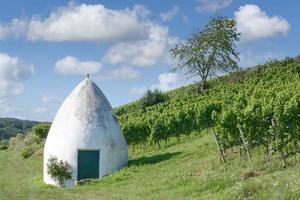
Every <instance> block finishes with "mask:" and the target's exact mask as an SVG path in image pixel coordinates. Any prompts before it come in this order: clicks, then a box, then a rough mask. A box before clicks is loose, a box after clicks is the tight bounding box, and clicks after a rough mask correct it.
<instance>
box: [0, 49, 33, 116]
mask: <svg viewBox="0 0 300 200" xmlns="http://www.w3.org/2000/svg"><path fill="white" fill-rule="evenodd" d="M33 73H34V66H33V65H28V64H26V63H24V62H23V61H22V60H21V59H20V58H18V57H13V56H10V55H8V54H4V53H0V111H1V112H3V113H6V112H10V111H11V109H12V108H10V106H11V105H10V103H9V99H10V98H11V97H13V96H17V95H20V94H22V93H23V91H24V86H23V82H24V81H25V80H27V79H29V78H30V77H31V76H32V75H33Z"/></svg>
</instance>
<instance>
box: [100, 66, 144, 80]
mask: <svg viewBox="0 0 300 200" xmlns="http://www.w3.org/2000/svg"><path fill="white" fill-rule="evenodd" d="M138 77H140V73H139V72H138V71H136V70H135V69H133V68H131V67H126V66H121V67H117V68H115V69H112V70H107V71H104V72H103V73H102V74H101V75H100V76H99V78H100V79H106V80H120V79H135V78H138Z"/></svg>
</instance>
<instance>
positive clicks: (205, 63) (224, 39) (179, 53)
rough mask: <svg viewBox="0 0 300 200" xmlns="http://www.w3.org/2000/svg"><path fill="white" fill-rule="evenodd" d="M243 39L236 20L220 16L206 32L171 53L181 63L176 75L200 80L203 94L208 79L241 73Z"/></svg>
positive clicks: (195, 35) (200, 32)
mask: <svg viewBox="0 0 300 200" xmlns="http://www.w3.org/2000/svg"><path fill="white" fill-rule="evenodd" d="M239 37H240V34H239V33H238V32H237V26H236V21H235V20H234V19H232V18H227V17H221V16H218V15H217V16H215V17H213V18H211V20H210V21H209V22H208V24H206V25H205V26H204V27H203V29H202V30H200V31H199V32H198V33H196V34H194V35H193V36H192V37H191V38H189V39H187V41H186V42H184V43H183V44H177V45H176V46H175V47H174V48H172V49H171V50H170V51H171V54H172V55H173V56H174V57H175V58H176V59H177V60H178V61H179V65H178V66H177V67H175V68H173V71H183V72H184V73H185V74H186V76H187V78H191V77H194V76H198V77H199V78H200V87H199V91H200V93H202V94H203V93H204V90H205V89H206V81H207V79H208V77H212V76H215V75H217V74H218V73H219V72H229V71H232V70H236V69H238V64H237V60H238V56H239V53H238V52H237V51H236V50H235V48H236V46H235V42H237V41H239Z"/></svg>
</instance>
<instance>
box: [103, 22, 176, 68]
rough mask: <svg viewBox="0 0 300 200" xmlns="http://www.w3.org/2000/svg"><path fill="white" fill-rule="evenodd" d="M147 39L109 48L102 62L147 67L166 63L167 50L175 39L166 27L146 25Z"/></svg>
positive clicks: (167, 58)
mask: <svg viewBox="0 0 300 200" xmlns="http://www.w3.org/2000/svg"><path fill="white" fill-rule="evenodd" d="M148 30H149V37H148V38H147V39H144V40H137V41H131V42H121V43H118V44H116V45H113V46H112V47H110V48H109V50H108V52H107V53H106V54H105V55H104V58H103V61H104V62H106V63H110V64H121V65H127V66H128V65H129V66H140V67H149V66H153V65H156V64H162V63H167V62H168V60H169V49H170V47H171V46H173V45H174V44H175V42H176V41H177V38H173V37H170V36H169V34H168V29H167V28H166V27H163V26H160V25H157V24H153V23H148Z"/></svg>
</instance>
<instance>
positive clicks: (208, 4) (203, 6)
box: [196, 0, 233, 12]
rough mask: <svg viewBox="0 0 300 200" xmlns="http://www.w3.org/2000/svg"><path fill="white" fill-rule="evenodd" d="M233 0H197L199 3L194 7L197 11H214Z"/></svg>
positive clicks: (224, 6)
mask: <svg viewBox="0 0 300 200" xmlns="http://www.w3.org/2000/svg"><path fill="white" fill-rule="evenodd" d="M232 1H233V0H197V2H198V3H199V5H198V6H197V7H196V10H197V11H198V12H204V11H207V12H216V11H217V10H221V9H223V8H226V7H227V6H229V5H230V4H231V3H232Z"/></svg>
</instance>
